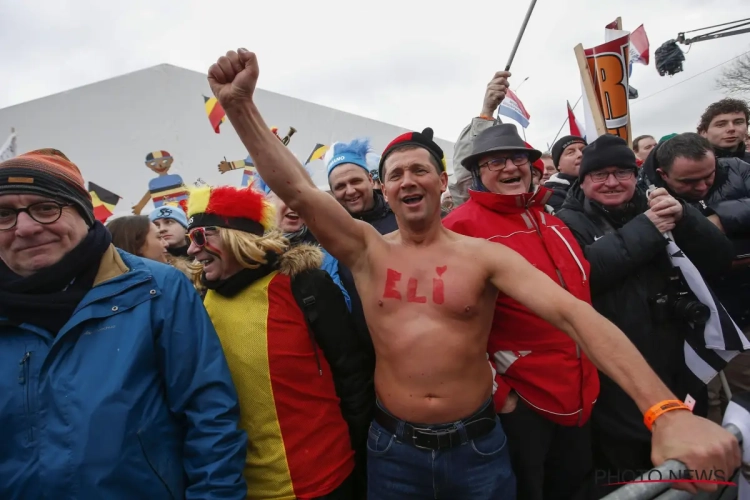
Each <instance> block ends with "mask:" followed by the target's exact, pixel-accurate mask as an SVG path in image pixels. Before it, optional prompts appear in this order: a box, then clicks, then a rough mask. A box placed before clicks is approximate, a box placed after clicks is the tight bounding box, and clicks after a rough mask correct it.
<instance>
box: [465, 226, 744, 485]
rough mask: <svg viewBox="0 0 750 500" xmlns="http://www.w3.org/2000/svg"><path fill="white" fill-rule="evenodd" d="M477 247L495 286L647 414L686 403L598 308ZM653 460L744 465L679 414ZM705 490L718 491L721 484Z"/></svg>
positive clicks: (658, 438) (717, 437)
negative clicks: (670, 403)
mask: <svg viewBox="0 0 750 500" xmlns="http://www.w3.org/2000/svg"><path fill="white" fill-rule="evenodd" d="M477 244H478V245H481V246H482V249H481V250H480V251H478V252H476V254H477V255H481V256H482V260H484V261H486V262H487V268H488V269H489V273H490V274H489V279H490V281H491V283H492V284H493V285H494V286H495V287H496V288H497V289H498V290H500V292H501V293H505V294H507V295H508V296H509V297H511V298H513V299H515V300H517V301H519V302H520V303H521V304H523V305H525V306H526V307H528V308H529V309H530V310H531V311H533V312H534V313H535V314H537V315H538V316H539V317H541V318H542V319H544V320H546V321H548V322H550V323H551V324H553V325H555V326H556V327H558V328H559V329H560V330H562V331H564V332H566V333H567V334H568V335H570V337H571V338H572V339H573V340H574V341H575V342H576V343H577V344H578V345H579V346H580V347H581V349H583V351H584V352H585V353H586V355H587V356H588V357H589V358H590V359H591V361H592V362H593V363H594V364H595V365H596V367H597V368H599V369H600V370H601V371H602V372H604V373H605V374H606V375H607V376H609V377H610V378H611V379H612V380H614V381H615V383H617V385H619V386H620V387H621V388H622V389H623V390H624V391H625V392H626V393H627V394H628V395H629V396H630V397H631V398H633V400H634V401H635V403H636V404H637V405H638V408H639V409H640V410H641V412H642V413H644V414H645V413H646V412H647V411H648V410H649V409H650V408H651V407H652V406H654V405H655V404H658V403H660V402H661V401H664V400H668V399H681V398H677V397H675V395H674V394H673V393H672V392H671V391H670V390H669V389H668V388H667V386H666V385H664V383H663V382H662V381H661V379H660V378H659V377H658V376H657V375H656V373H654V371H653V370H652V369H651V367H650V366H649V365H648V363H647V362H646V360H645V359H644V358H643V356H642V355H641V353H640V352H639V351H638V350H637V349H636V347H635V346H634V345H633V344H632V343H631V342H630V340H629V339H628V338H627V337H626V336H625V334H624V333H623V332H622V331H621V330H620V329H619V328H617V327H616V326H615V325H614V324H612V323H611V322H610V321H609V320H607V319H606V318H604V317H603V316H602V315H600V314H599V313H597V312H596V311H595V310H594V308H593V307H591V306H590V305H589V304H587V303H585V302H583V301H581V300H578V299H577V298H575V297H573V296H572V295H571V294H569V293H568V292H567V291H565V290H564V289H563V288H562V287H560V285H558V284H557V283H555V282H554V281H553V280H552V279H550V278H549V277H548V276H547V275H546V274H544V273H543V272H541V271H539V270H538V269H537V268H535V267H534V266H532V265H531V264H529V262H528V261H527V260H526V259H524V258H523V257H522V256H521V255H519V254H518V253H516V252H515V251H513V250H511V249H508V248H505V247H502V245H494V244H492V243H488V242H485V241H481V240H477ZM651 458H652V460H653V461H654V464H655V465H660V464H661V463H662V462H664V461H665V460H668V459H677V460H681V461H682V462H683V463H685V464H686V465H687V466H688V469H690V470H699V471H700V470H714V471H716V470H721V471H723V472H725V473H726V474H727V475H729V474H731V473H732V472H734V470H735V469H736V468H737V467H739V465H740V450H739V445H738V443H737V440H736V438H735V437H734V436H732V435H731V434H730V433H729V432H727V431H725V430H724V429H722V428H721V427H719V426H718V425H716V424H714V423H712V422H710V421H708V420H705V419H703V418H700V417H696V416H694V415H693V414H692V413H690V412H688V411H682V410H678V411H671V412H668V413H664V414H663V415H662V416H660V417H659V418H658V419H657V420H656V422H655V423H654V426H653V438H652V456H651ZM700 488H701V489H706V490H707V491H713V489H715V485H701V486H700ZM711 488H713V489H711ZM684 489H688V490H693V488H692V487H688V486H685V487H684ZM693 491H694V490H693Z"/></svg>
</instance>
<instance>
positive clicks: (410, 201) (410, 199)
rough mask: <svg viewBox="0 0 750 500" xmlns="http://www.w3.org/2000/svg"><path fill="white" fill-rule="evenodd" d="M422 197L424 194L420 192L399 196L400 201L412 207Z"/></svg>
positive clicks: (417, 203)
mask: <svg viewBox="0 0 750 500" xmlns="http://www.w3.org/2000/svg"><path fill="white" fill-rule="evenodd" d="M423 199H424V196H422V195H421V194H410V195H408V196H404V197H403V198H401V203H403V204H404V205H406V206H409V207H413V206H416V205H419V202H421V201H422V200H423Z"/></svg>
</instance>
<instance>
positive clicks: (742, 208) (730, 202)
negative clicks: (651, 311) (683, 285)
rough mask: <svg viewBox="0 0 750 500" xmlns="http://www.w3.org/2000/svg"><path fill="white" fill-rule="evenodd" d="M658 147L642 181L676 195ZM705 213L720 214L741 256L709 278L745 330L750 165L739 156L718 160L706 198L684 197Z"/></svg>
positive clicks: (749, 305)
mask: <svg viewBox="0 0 750 500" xmlns="http://www.w3.org/2000/svg"><path fill="white" fill-rule="evenodd" d="M658 148H659V146H657V147H655V148H654V150H653V151H652V152H651V154H650V155H649V157H648V158H647V159H646V162H645V163H644V164H643V168H642V169H641V173H640V176H639V179H638V184H639V186H641V187H642V188H643V189H646V188H648V186H650V185H652V184H653V185H654V186H656V187H663V188H665V189H667V191H669V193H670V194H671V195H672V196H674V197H675V198H679V196H678V195H677V194H675V193H673V192H672V191H671V190H670V189H669V187H668V186H667V184H666V183H665V182H664V180H663V179H662V178H661V176H660V175H659V173H658V172H657V171H656V170H657V169H658V168H659V164H658V162H657V160H656V153H655V152H656V150H657V149H658ZM684 201H685V202H686V203H689V204H690V205H692V206H693V207H695V208H697V209H698V210H699V211H700V212H701V213H703V215H705V216H709V215H712V214H716V215H717V216H718V217H719V220H721V225H722V226H723V227H724V231H725V232H726V235H727V237H728V238H729V239H730V240H731V242H732V243H733V245H734V255H735V256H736V257H737V259H736V262H735V266H734V268H733V269H731V270H729V271H727V272H726V273H722V274H721V275H720V276H715V277H711V278H709V284H710V285H711V288H712V289H713V290H714V292H715V293H716V295H717V296H718V297H719V299H720V300H721V303H722V304H723V305H724V307H725V308H726V310H727V312H728V313H729V315H730V316H731V317H732V319H734V321H735V323H737V325H738V326H739V327H740V328H741V329H742V330H744V331H747V329H748V327H750V264H749V263H747V262H746V263H745V265H741V264H740V262H739V261H740V260H743V259H740V258H739V256H743V255H744V256H745V257H744V260H745V261H747V259H748V257H750V164H748V163H745V162H743V161H741V160H739V159H738V158H720V159H719V160H717V162H716V176H715V178H714V183H713V186H711V189H710V190H709V191H708V194H706V196H705V198H703V199H702V200H686V199H685V200H684Z"/></svg>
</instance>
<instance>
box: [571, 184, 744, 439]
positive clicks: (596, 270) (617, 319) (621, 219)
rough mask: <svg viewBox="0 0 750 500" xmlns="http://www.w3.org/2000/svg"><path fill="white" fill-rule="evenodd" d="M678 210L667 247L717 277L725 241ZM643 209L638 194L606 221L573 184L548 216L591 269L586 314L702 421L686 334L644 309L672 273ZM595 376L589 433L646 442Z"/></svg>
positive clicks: (629, 408)
mask: <svg viewBox="0 0 750 500" xmlns="http://www.w3.org/2000/svg"><path fill="white" fill-rule="evenodd" d="M683 207H684V215H683V218H682V219H681V220H680V222H679V223H677V226H676V227H675V229H674V230H673V231H672V235H673V236H674V238H675V243H676V244H677V245H678V246H679V247H680V248H681V249H682V250H683V251H684V253H685V255H686V256H687V257H688V258H689V259H690V260H691V261H692V262H693V264H694V265H695V266H696V267H697V268H698V269H699V270H700V271H701V272H702V273H715V272H719V271H721V270H723V269H725V268H726V267H727V266H728V265H729V263H730V260H731V254H732V251H731V244H730V242H729V240H727V238H726V237H725V236H724V235H723V234H722V233H721V231H719V230H718V229H717V228H716V226H714V225H713V224H711V222H710V221H708V220H707V219H706V218H705V217H703V216H702V215H701V214H700V213H699V212H698V211H697V210H695V209H693V208H692V207H690V206H686V205H684V204H683ZM647 209H648V205H647V201H646V194H645V192H644V191H643V190H640V189H638V190H636V193H635V196H634V198H633V202H631V206H630V207H629V210H628V211H627V212H626V213H624V214H622V215H620V216H614V215H612V214H610V213H608V212H606V211H605V210H604V209H602V208H601V207H600V206H599V205H597V204H596V203H592V202H591V201H589V200H586V199H585V197H584V194H583V191H582V190H581V188H580V185H579V184H578V183H575V184H574V185H573V186H572V187H571V189H570V190H569V192H568V197H567V198H566V200H565V203H564V205H563V209H562V210H561V211H559V212H558V213H557V214H556V215H557V216H558V217H559V218H560V219H562V220H563V222H565V223H566V224H567V225H568V227H569V228H570V229H571V231H572V232H573V234H574V235H575V237H576V239H577V240H578V242H579V244H580V245H581V247H582V248H583V252H584V255H585V256H586V259H587V260H588V261H589V263H590V264H591V271H590V273H591V298H592V303H593V305H594V308H595V309H596V310H597V311H598V312H599V313H600V314H601V315H603V316H605V317H606V318H607V319H609V320H610V321H611V322H612V323H614V324H615V325H616V326H617V327H618V328H620V329H621V330H622V331H623V332H624V333H625V335H626V336H627V337H628V338H629V339H630V341H631V342H632V343H633V344H634V345H635V346H636V348H637V349H638V350H639V351H640V352H641V354H642V355H643V357H644V358H645V359H646V361H647V362H648V363H649V365H651V367H652V368H653V369H654V371H655V372H656V374H657V375H658V376H659V377H660V378H661V379H662V380H663V381H664V383H665V384H666V385H667V387H669V388H670V389H671V390H672V391H674V393H675V395H676V396H677V397H679V398H684V397H685V396H686V394H688V393H689V394H690V395H691V396H692V397H693V398H695V399H696V401H697V403H696V407H695V410H694V411H695V412H696V413H698V414H704V415H705V412H706V410H707V394H706V390H705V386H704V385H703V384H702V383H700V381H699V380H698V379H697V378H696V377H694V376H693V375H692V373H690V372H689V370H688V369H687V368H686V367H685V362H684V355H683V346H684V340H685V331H686V330H687V328H689V326H688V324H687V323H686V322H685V321H683V320H681V319H679V318H676V317H672V318H670V319H657V318H656V317H655V314H654V313H655V311H654V308H653V306H652V305H651V303H652V299H653V298H654V297H655V296H656V295H657V294H661V293H664V292H666V291H667V276H668V274H669V271H670V269H671V268H672V265H671V262H670V260H669V257H668V255H667V253H666V246H667V240H666V239H665V238H664V236H663V235H662V234H661V232H659V230H658V229H656V226H654V224H653V223H652V222H651V221H650V220H649V219H648V217H647V216H646V215H645V214H644V212H645V211H646V210H647ZM600 375H601V377H600V380H601V391H600V395H599V400H598V401H597V403H596V405H595V407H594V412H593V415H592V423H593V425H595V426H597V427H599V428H601V431H602V432H607V433H610V434H612V435H613V436H616V437H618V438H621V439H622V438H626V439H635V440H639V441H642V442H649V441H650V440H651V434H650V432H649V431H648V430H647V429H646V427H645V425H644V424H643V416H642V415H641V412H640V411H639V410H638V407H637V406H636V404H635V402H634V401H633V400H632V399H631V398H630V397H629V396H628V395H627V394H626V393H625V392H624V391H623V390H622V389H620V387H619V386H617V384H615V383H614V382H613V381H612V380H611V379H610V378H609V377H607V376H606V375H604V374H603V373H602V374H600Z"/></svg>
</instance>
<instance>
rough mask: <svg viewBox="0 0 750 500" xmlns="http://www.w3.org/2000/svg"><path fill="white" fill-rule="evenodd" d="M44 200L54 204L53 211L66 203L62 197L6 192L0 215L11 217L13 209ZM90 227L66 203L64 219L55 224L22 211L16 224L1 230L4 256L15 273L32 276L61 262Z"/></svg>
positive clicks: (0, 249)
mask: <svg viewBox="0 0 750 500" xmlns="http://www.w3.org/2000/svg"><path fill="white" fill-rule="evenodd" d="M43 202H49V203H50V205H49V210H56V209H57V205H55V203H63V202H61V201H60V200H53V199H51V198H47V197H44V196H37V195H32V194H6V195H2V196H0V217H11V216H12V213H13V212H12V211H13V209H19V208H26V207H28V206H29V205H34V204H39V203H42V204H43ZM37 206H39V205H37ZM41 206H42V208H44V206H43V205H41ZM3 209H5V210H3ZM56 213H57V212H56ZM88 230H89V228H88V226H87V225H86V221H84V220H83V217H81V214H80V213H78V211H77V210H76V209H75V208H74V207H72V206H64V207H63V209H62V213H61V214H60V218H59V219H57V220H56V221H55V222H53V223H51V224H40V223H39V222H37V221H35V220H34V219H32V218H31V217H30V216H29V214H28V213H25V212H21V213H19V214H18V219H17V221H16V225H15V227H13V228H12V229H9V230H7V231H0V259H2V261H3V262H5V264H6V265H7V266H8V267H9V268H10V270H11V271H13V272H14V273H16V274H18V275H20V276H24V277H26V276H31V275H32V274H34V273H36V272H38V271H39V270H41V269H44V268H47V267H50V266H52V265H54V264H57V263H58V262H60V260H62V258H63V257H64V256H65V255H67V254H68V252H70V251H71V250H73V249H74V248H75V247H76V246H78V244H79V243H80V242H81V241H83V239H84V238H85V237H86V234H88Z"/></svg>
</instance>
